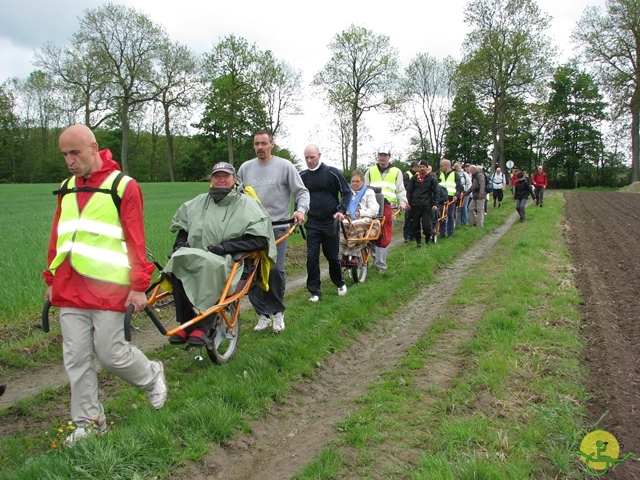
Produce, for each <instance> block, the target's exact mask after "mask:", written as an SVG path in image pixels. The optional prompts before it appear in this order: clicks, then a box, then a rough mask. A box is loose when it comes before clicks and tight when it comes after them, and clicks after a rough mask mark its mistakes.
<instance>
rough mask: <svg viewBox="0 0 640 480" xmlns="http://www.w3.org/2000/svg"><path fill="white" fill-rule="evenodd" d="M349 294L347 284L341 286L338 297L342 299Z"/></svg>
mask: <svg viewBox="0 0 640 480" xmlns="http://www.w3.org/2000/svg"><path fill="white" fill-rule="evenodd" d="M346 294H347V284H346V283H345V284H344V285H343V286H341V287H340V288H339V289H338V295H340V296H341V297H344V296H345V295H346Z"/></svg>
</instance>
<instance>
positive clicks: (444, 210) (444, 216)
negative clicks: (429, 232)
mask: <svg viewBox="0 0 640 480" xmlns="http://www.w3.org/2000/svg"><path fill="white" fill-rule="evenodd" d="M454 203H455V200H454V199H451V200H449V201H448V202H445V204H444V205H443V207H442V213H441V214H440V217H438V220H437V221H436V226H435V229H434V230H435V232H436V234H435V235H433V236H432V237H431V240H432V241H433V243H437V242H438V237H439V236H440V222H443V221H445V220H446V219H447V211H448V210H449V207H450V206H451V205H453V204H454Z"/></svg>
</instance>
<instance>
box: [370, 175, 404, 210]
mask: <svg viewBox="0 0 640 480" xmlns="http://www.w3.org/2000/svg"><path fill="white" fill-rule="evenodd" d="M398 174H402V172H401V171H400V169H399V168H397V167H391V168H390V169H389V171H388V172H387V174H386V175H385V177H384V180H383V179H382V174H381V173H380V170H379V169H378V167H371V168H370V169H369V181H370V182H371V183H370V184H369V186H371V187H379V188H381V189H382V194H383V195H384V198H386V199H387V200H388V201H389V202H391V203H397V201H398V196H397V195H396V180H397V178H398Z"/></svg>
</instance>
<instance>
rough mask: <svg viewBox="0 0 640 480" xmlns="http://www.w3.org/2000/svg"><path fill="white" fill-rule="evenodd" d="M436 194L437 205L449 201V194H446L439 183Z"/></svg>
mask: <svg viewBox="0 0 640 480" xmlns="http://www.w3.org/2000/svg"><path fill="white" fill-rule="evenodd" d="M438 194H439V195H438V205H444V204H445V203H447V200H449V192H447V189H446V188H444V186H443V185H442V184H441V183H439V184H438Z"/></svg>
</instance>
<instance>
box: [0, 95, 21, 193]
mask: <svg viewBox="0 0 640 480" xmlns="http://www.w3.org/2000/svg"><path fill="white" fill-rule="evenodd" d="M18 122H19V119H18V117H17V115H16V105H15V96H14V94H13V91H12V88H11V85H10V83H9V82H4V83H3V84H2V85H0V183H9V182H15V181H17V179H18V178H17V177H18V162H19V157H18V145H19V142H20V139H19V137H20V130H19V128H18Z"/></svg>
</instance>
